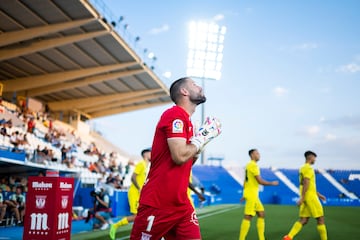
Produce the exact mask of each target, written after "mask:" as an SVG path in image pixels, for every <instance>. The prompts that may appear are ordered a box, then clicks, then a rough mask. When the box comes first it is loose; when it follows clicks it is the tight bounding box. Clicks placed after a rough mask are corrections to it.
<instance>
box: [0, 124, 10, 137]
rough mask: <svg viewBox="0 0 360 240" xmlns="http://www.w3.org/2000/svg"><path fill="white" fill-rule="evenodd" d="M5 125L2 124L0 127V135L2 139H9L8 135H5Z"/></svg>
mask: <svg viewBox="0 0 360 240" xmlns="http://www.w3.org/2000/svg"><path fill="white" fill-rule="evenodd" d="M6 125H7V124H6V123H3V124H2V125H1V129H0V134H1V135H3V136H4V138H5V137H10V135H9V134H8V133H7V129H6Z"/></svg>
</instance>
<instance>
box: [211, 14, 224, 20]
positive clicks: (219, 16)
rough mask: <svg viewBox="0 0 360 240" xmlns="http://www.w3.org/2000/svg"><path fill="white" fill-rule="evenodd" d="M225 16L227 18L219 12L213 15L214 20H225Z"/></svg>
mask: <svg viewBox="0 0 360 240" xmlns="http://www.w3.org/2000/svg"><path fill="white" fill-rule="evenodd" d="M224 18H225V16H224V14H221V13H219V14H216V15H215V16H214V17H213V20H214V21H215V22H218V21H221V20H223V19H224Z"/></svg>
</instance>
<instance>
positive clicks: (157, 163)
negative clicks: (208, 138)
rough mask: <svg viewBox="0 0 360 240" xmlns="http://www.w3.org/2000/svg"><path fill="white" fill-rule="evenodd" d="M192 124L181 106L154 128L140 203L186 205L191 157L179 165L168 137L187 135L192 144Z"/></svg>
mask: <svg viewBox="0 0 360 240" xmlns="http://www.w3.org/2000/svg"><path fill="white" fill-rule="evenodd" d="M192 136H193V126H192V123H191V121H190V116H189V114H188V113H187V112H186V111H185V110H184V109H182V108H181V107H178V106H174V107H172V108H170V109H168V110H166V111H165V112H164V113H163V114H162V116H161V118H160V120H159V122H158V124H157V126H156V130H155V136H154V140H153V145H152V149H151V167H150V171H149V174H148V177H147V179H146V181H145V185H144V187H143V188H142V190H141V195H140V204H144V205H148V206H151V207H155V208H163V209H164V208H172V209H174V208H187V207H189V205H190V206H191V204H190V201H189V198H188V195H187V188H188V185H189V177H190V171H191V167H192V162H193V161H192V160H190V161H187V162H186V163H184V164H182V165H177V164H175V163H174V161H173V160H172V158H171V154H170V150H169V146H168V143H167V139H169V138H184V139H186V142H187V143H190V138H191V137H192Z"/></svg>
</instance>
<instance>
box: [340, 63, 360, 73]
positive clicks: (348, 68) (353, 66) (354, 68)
mask: <svg viewBox="0 0 360 240" xmlns="http://www.w3.org/2000/svg"><path fill="white" fill-rule="evenodd" d="M338 72H344V73H357V72H360V64H357V63H349V64H346V65H343V66H340V67H339V68H338Z"/></svg>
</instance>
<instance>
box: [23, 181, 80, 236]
mask: <svg viewBox="0 0 360 240" xmlns="http://www.w3.org/2000/svg"><path fill="white" fill-rule="evenodd" d="M73 191H74V179H73V178H64V177H29V179H28V192H27V195H26V206H25V219H24V234H23V239H24V240H49V239H51V240H70V236H71V220H72V205H73Z"/></svg>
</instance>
